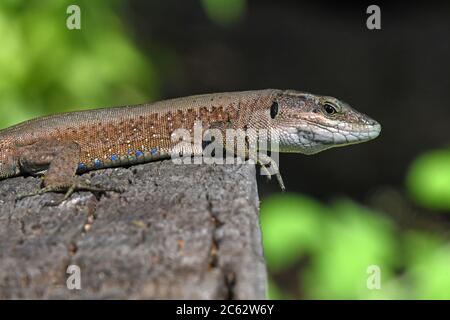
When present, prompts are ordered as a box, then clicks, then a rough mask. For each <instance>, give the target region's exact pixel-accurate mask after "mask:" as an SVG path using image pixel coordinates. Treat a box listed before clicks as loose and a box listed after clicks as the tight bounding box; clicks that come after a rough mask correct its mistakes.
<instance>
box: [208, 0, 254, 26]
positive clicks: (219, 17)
mask: <svg viewBox="0 0 450 320" xmlns="http://www.w3.org/2000/svg"><path fill="white" fill-rule="evenodd" d="M202 4H203V8H204V10H205V12H206V15H207V16H208V17H209V19H211V21H213V22H215V23H216V24H218V25H221V26H230V25H232V24H235V23H237V22H238V21H239V20H241V19H242V17H243V16H244V14H245V10H246V7H247V2H246V0H202Z"/></svg>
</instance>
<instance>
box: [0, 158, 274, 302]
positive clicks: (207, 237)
mask: <svg viewBox="0 0 450 320" xmlns="http://www.w3.org/2000/svg"><path fill="white" fill-rule="evenodd" d="M86 176H88V177H90V179H91V180H92V183H93V184H97V185H102V186H115V185H120V186H124V187H125V188H126V191H125V192H124V193H123V194H117V193H114V192H107V193H106V194H104V195H93V194H91V193H89V192H80V193H76V194H75V195H73V196H72V197H71V198H70V199H69V200H68V201H67V202H66V203H64V204H63V205H60V206H59V207H47V206H44V204H45V203H47V202H49V201H50V200H56V199H58V198H59V197H61V196H62V195H60V194H45V195H42V196H36V197H32V198H27V199H24V200H21V201H18V202H17V203H15V202H14V195H15V194H20V193H25V192H30V191H32V190H34V189H35V188H37V187H38V185H39V179H38V178H33V177H27V178H24V177H18V178H14V179H8V180H4V181H0V298H3V299H10V298H38V299H39V298H42V299H47V298H73V299H79V298H80V299H92V298H103V299H108V298H118V299H127V298H131V299H142V298H147V299H148V298H150V299H152V298H159V299H162V298H169V299H172V298H181V299H264V298H266V282H267V279H266V278H267V275H266V267H265V263H264V256H263V251H262V246H261V231H260V227H259V217H258V214H259V213H258V207H259V199H258V194H257V185H256V179H255V168H254V166H249V165H236V166H232V165H226V166H223V165H222V166H212V165H174V164H173V163H172V162H170V161H164V162H156V163H149V164H143V165H137V166H133V167H130V168H115V169H107V170H99V171H94V172H91V173H88V174H86ZM72 264H76V265H78V266H79V267H80V269H81V285H82V289H81V290H68V289H67V287H66V279H67V277H68V274H66V269H67V266H69V265H72Z"/></svg>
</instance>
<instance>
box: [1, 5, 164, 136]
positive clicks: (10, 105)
mask: <svg viewBox="0 0 450 320" xmlns="http://www.w3.org/2000/svg"><path fill="white" fill-rule="evenodd" d="M123 2H124V1H118V0H115V1H109V0H108V1H107V0H101V1H100V0H98V1H88V0H80V1H77V2H76V4H77V5H78V6H79V7H80V9H81V30H69V29H68V28H67V27H66V19H67V18H68V17H69V14H67V13H66V10H67V7H68V6H69V5H70V4H73V1H68V0H62V1H54V0H41V1H25V0H14V1H13V0H9V1H2V2H1V3H0V35H1V39H2V45H1V47H0V113H1V115H2V117H0V128H1V127H6V126H9V125H12V124H15V123H17V122H20V121H23V120H26V119H29V118H31V117H35V116H39V115H43V114H49V113H55V112H63V111H68V110H76V109H83V108H94V107H102V106H116V105H124V104H132V103H139V102H143V101H148V100H151V99H154V98H155V97H156V96H157V92H158V82H157V76H156V72H155V70H154V68H153V65H152V63H151V60H150V59H148V58H146V57H144V55H143V54H142V53H141V52H140V51H139V50H138V49H137V48H136V45H135V44H134V43H133V39H132V38H131V37H130V33H129V32H127V30H126V29H125V26H124V25H123V24H122V22H121V20H120V17H119V16H118V15H117V13H116V12H119V9H120V5H121V4H122V3H123Z"/></svg>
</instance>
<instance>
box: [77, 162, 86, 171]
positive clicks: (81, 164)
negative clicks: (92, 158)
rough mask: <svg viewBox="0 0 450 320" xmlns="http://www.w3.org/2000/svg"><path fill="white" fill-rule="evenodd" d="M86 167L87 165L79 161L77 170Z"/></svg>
mask: <svg viewBox="0 0 450 320" xmlns="http://www.w3.org/2000/svg"><path fill="white" fill-rule="evenodd" d="M86 168H87V166H86V165H85V164H84V163H79V164H78V170H84V169H86Z"/></svg>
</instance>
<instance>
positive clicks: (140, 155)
mask: <svg viewBox="0 0 450 320" xmlns="http://www.w3.org/2000/svg"><path fill="white" fill-rule="evenodd" d="M143 155H144V154H143V153H142V151H139V150H138V151H136V157H142V156H143Z"/></svg>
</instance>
